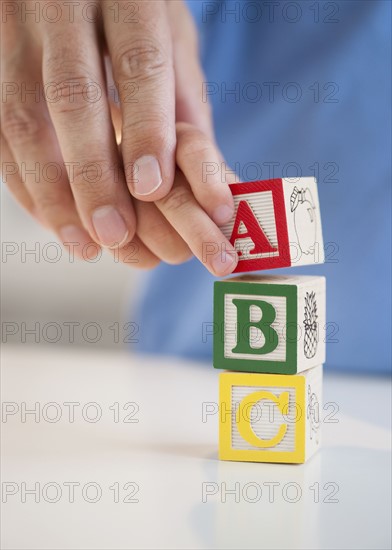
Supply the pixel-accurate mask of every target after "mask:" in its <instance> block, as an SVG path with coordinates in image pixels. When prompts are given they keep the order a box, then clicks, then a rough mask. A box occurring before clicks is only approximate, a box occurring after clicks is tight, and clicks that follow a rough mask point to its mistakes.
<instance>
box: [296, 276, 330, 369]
mask: <svg viewBox="0 0 392 550" xmlns="http://www.w3.org/2000/svg"><path fill="white" fill-rule="evenodd" d="M297 316H298V348H297V365H298V366H297V372H302V371H304V370H306V369H308V368H310V367H313V366H314V365H321V364H323V363H325V347H326V345H325V341H326V289H325V278H324V277H310V278H309V280H308V282H306V281H305V280H304V281H303V282H302V284H300V285H298V309H297Z"/></svg>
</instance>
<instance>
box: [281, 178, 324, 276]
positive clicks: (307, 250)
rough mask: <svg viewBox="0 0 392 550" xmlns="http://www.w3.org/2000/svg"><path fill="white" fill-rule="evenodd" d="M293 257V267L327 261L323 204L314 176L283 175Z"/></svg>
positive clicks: (288, 229)
mask: <svg viewBox="0 0 392 550" xmlns="http://www.w3.org/2000/svg"><path fill="white" fill-rule="evenodd" d="M282 184H283V195H284V203H285V209H286V221H287V231H288V237H289V243H290V259H291V265H292V266H293V267H296V266H300V265H307V264H312V263H315V264H318V263H323V262H324V243H323V234H322V227H321V216H320V204H319V199H318V191H317V182H316V179H315V178H283V179H282Z"/></svg>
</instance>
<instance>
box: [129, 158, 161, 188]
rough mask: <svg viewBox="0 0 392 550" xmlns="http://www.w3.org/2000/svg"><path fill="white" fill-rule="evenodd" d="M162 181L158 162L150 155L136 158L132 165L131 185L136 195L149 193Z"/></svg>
mask: <svg viewBox="0 0 392 550" xmlns="http://www.w3.org/2000/svg"><path fill="white" fill-rule="evenodd" d="M161 183H162V174H161V169H160V166H159V162H158V161H157V159H156V158H155V157H153V156H152V155H144V156H143V157H140V158H138V159H137V161H136V162H135V164H134V166H133V185H134V189H135V193H137V194H138V195H150V193H153V192H154V191H155V190H156V189H158V187H159V186H160V185H161Z"/></svg>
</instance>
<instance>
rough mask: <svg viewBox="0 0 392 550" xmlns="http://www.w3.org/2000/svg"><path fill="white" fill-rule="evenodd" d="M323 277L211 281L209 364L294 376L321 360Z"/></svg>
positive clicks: (277, 277) (324, 321)
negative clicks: (211, 347) (211, 350)
mask: <svg viewBox="0 0 392 550" xmlns="http://www.w3.org/2000/svg"><path fill="white" fill-rule="evenodd" d="M325 330H326V320H325V278H324V277H309V276H294V277H285V276H274V277H268V276H250V275H248V276H241V277H234V278H232V279H227V280H225V281H218V282H216V283H215V285H214V367H215V368H217V369H228V370H233V371H243V372H261V373H262V372H265V373H273V374H274V373H276V374H295V373H297V372H301V371H303V370H306V369H309V368H311V367H314V366H316V365H320V364H322V363H324V361H325Z"/></svg>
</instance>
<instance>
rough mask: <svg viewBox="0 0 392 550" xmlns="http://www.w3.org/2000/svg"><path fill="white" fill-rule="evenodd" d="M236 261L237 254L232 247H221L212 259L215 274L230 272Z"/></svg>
mask: <svg viewBox="0 0 392 550" xmlns="http://www.w3.org/2000/svg"><path fill="white" fill-rule="evenodd" d="M237 263H238V255H237V252H236V251H235V250H234V248H233V247H230V248H229V247H228V246H227V247H226V248H225V247H224V246H223V247H222V250H221V252H219V253H218V254H216V256H215V257H214V258H213V260H212V267H213V268H214V271H215V273H216V274H217V275H219V276H220V275H227V274H229V273H232V271H233V270H234V269H235V267H236V266H237Z"/></svg>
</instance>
